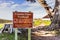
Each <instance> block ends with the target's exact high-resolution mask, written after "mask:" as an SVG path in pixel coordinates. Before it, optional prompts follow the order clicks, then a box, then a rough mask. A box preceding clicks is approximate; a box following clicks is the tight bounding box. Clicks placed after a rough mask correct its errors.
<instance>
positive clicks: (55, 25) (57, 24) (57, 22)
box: [47, 0, 60, 30]
mask: <svg viewBox="0 0 60 40" xmlns="http://www.w3.org/2000/svg"><path fill="white" fill-rule="evenodd" d="M59 5H60V1H59V0H56V1H55V8H54V15H53V18H52V21H51V25H50V26H49V27H47V30H59V29H60V12H59V11H60V7H59Z"/></svg>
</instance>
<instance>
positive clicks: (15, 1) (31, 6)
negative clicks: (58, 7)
mask: <svg viewBox="0 0 60 40" xmlns="http://www.w3.org/2000/svg"><path fill="white" fill-rule="evenodd" d="M36 1H37V0H36ZM46 1H47V3H48V4H49V6H51V7H52V8H54V1H55V0H46ZM14 11H18V12H29V11H31V12H33V13H34V18H42V17H43V16H45V15H47V13H46V12H45V9H44V8H43V7H42V6H41V5H40V4H39V3H38V2H36V3H31V2H27V1H26V0H0V19H9V20H12V18H13V17H12V15H13V12H14Z"/></svg>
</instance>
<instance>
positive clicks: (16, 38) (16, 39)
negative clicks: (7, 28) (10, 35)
mask: <svg viewBox="0 0 60 40" xmlns="http://www.w3.org/2000/svg"><path fill="white" fill-rule="evenodd" d="M15 40H18V37H17V28H15Z"/></svg>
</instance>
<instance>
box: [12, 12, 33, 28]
mask: <svg viewBox="0 0 60 40" xmlns="http://www.w3.org/2000/svg"><path fill="white" fill-rule="evenodd" d="M32 25H33V13H32V12H13V27H14V28H32Z"/></svg>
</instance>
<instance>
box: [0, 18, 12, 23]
mask: <svg viewBox="0 0 60 40" xmlns="http://www.w3.org/2000/svg"><path fill="white" fill-rule="evenodd" d="M9 22H12V20H6V19H0V23H9Z"/></svg>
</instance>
